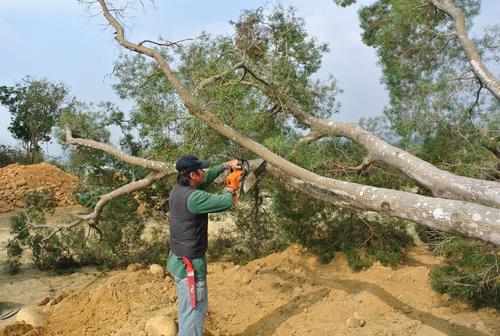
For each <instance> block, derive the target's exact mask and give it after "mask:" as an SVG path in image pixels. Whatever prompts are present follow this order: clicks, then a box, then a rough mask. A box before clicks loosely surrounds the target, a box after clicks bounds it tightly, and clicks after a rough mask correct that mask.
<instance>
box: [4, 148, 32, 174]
mask: <svg viewBox="0 0 500 336" xmlns="http://www.w3.org/2000/svg"><path fill="white" fill-rule="evenodd" d="M12 163H22V164H27V163H28V157H27V156H26V153H25V152H23V151H22V150H21V149H20V148H16V147H13V146H8V145H0V168H2V167H5V166H8V165H10V164H12Z"/></svg>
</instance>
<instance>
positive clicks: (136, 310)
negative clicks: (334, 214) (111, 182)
mask: <svg viewBox="0 0 500 336" xmlns="http://www.w3.org/2000/svg"><path fill="white" fill-rule="evenodd" d="M407 262H408V264H407V265H405V266H401V267H398V268H389V267H384V266H382V265H380V264H376V265H375V266H373V267H372V268H370V269H368V270H366V271H362V272H358V273H354V272H352V271H351V270H350V269H349V267H348V265H347V261H346V257H345V256H344V255H342V254H340V253H339V254H337V256H336V258H335V259H334V260H333V261H332V262H331V263H329V264H326V265H324V264H319V262H318V261H317V259H316V258H315V257H314V256H312V255H310V254H308V253H307V251H305V250H303V249H302V248H299V247H292V248H289V249H287V250H286V251H284V252H281V253H276V254H273V255H270V256H268V257H265V258H262V259H258V260H254V261H252V262H251V263H249V264H247V265H245V266H235V265H233V264H231V263H224V262H216V263H210V262H209V276H208V285H209V312H208V316H207V323H206V327H207V328H206V335H221V336H226V335H240V336H256V335H266V336H267V335H282V336H285V335H286V336H288V335H312V336H320V335H344V336H348V335H349V336H350V335H378V336H399V335H401V336H402V335H405V336H406V335H417V336H442V335H457V336H458V335H460V336H467V335H477V336H480V335H482V336H484V335H500V319H498V315H497V312H496V311H495V310H494V309H489V308H488V309H481V310H473V309H471V308H470V307H469V306H467V305H465V304H464V303H461V302H456V301H453V300H451V299H450V298H449V297H448V296H446V295H440V294H438V293H436V292H435V291H434V290H432V288H431V287H430V285H429V279H428V272H429V270H430V267H431V266H432V265H435V264H438V263H440V262H441V261H440V260H439V259H437V258H434V257H432V256H430V255H429V251H427V250H426V249H424V248H421V247H420V248H417V249H415V250H413V251H412V252H411V253H410V255H409V259H408V260H407ZM44 311H45V313H46V314H47V315H48V317H49V320H50V324H49V325H48V326H46V327H44V328H36V329H34V330H32V331H30V332H29V333H28V334H27V335H67V336H71V335H74V336H77V335H78V336H80V335H95V336H104V335H106V336H108V335H134V336H137V335H145V332H144V327H145V325H146V322H147V321H148V320H149V319H150V318H151V317H153V316H156V315H169V316H170V317H172V318H174V319H176V294H175V284H174V281H173V280H172V279H171V278H169V277H167V278H165V279H162V278H161V277H158V276H154V275H153V274H151V273H150V272H148V271H147V270H134V271H115V272H112V273H110V274H109V275H108V276H106V277H103V278H100V279H99V280H98V281H95V282H93V283H92V285H90V286H88V287H86V288H82V289H78V290H75V291H72V292H68V295H67V296H65V298H64V299H63V300H62V301H60V302H59V303H57V304H55V305H53V306H50V307H48V306H47V307H44Z"/></svg>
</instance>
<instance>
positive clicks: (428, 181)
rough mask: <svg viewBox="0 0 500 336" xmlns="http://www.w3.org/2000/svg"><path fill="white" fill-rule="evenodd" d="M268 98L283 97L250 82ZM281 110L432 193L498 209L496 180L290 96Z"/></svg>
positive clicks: (499, 186)
mask: <svg viewBox="0 0 500 336" xmlns="http://www.w3.org/2000/svg"><path fill="white" fill-rule="evenodd" d="M252 86H253V87H255V88H257V89H259V90H261V91H262V92H263V93H264V94H265V95H267V96H268V97H270V99H277V98H276V96H281V97H282V96H286V95H285V94H284V93H282V92H277V90H275V89H274V88H273V87H272V86H264V85H260V84H258V83H255V82H254V83H252ZM280 101H281V102H282V103H283V104H284V107H285V111H286V112H288V113H290V114H291V115H292V116H293V117H295V118H296V119H297V120H298V121H299V122H301V123H303V124H304V125H307V126H309V127H310V128H311V132H315V133H318V134H330V135H334V136H342V137H346V138H349V139H351V140H353V141H355V142H356V143H357V144H359V145H360V146H362V147H363V148H364V149H365V150H366V151H367V152H368V155H369V156H370V158H372V159H374V160H376V161H379V162H383V163H385V164H388V165H390V166H392V167H395V168H397V169H399V170H401V171H402V172H403V173H405V174H406V175H407V176H409V177H410V178H412V179H414V180H416V181H417V182H418V183H420V184H421V185H422V186H424V187H425V188H427V189H429V190H430V191H431V192H432V193H433V194H434V195H435V196H439V197H443V198H451V199H458V200H465V201H472V202H477V203H480V204H483V205H486V206H493V207H496V208H500V183H498V182H494V181H485V180H479V179H474V178H469V177H464V176H458V175H455V174H452V173H450V172H448V171H445V170H441V169H439V168H437V167H436V166H434V165H432V164H430V163H428V162H426V161H424V160H421V159H419V158H417V157H415V156H413V155H411V154H410V153H408V152H406V151H404V150H402V149H401V148H398V147H395V146H392V145H391V144H389V143H387V142H385V141H383V140H382V139H380V138H378V137H377V136H375V135H374V134H372V133H370V132H368V131H366V130H364V129H363V128H362V127H361V126H359V125H358V124H354V123H343V122H338V121H332V120H325V119H320V118H317V117H314V116H312V115H310V114H309V113H306V112H304V111H303V110H302V109H301V108H300V107H299V106H298V105H297V104H296V103H295V102H294V101H293V99H291V98H290V97H287V99H281V100H280Z"/></svg>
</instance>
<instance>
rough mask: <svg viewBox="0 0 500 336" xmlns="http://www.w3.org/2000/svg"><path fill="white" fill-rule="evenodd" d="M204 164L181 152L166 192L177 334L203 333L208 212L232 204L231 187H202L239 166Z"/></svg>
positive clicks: (206, 299)
mask: <svg viewBox="0 0 500 336" xmlns="http://www.w3.org/2000/svg"><path fill="white" fill-rule="evenodd" d="M208 166H209V165H208V162H205V161H200V160H198V158H197V157H196V156H193V155H186V156H182V157H181V158H180V159H179V160H177V162H176V164H175V168H176V170H177V172H178V174H177V184H176V185H175V186H174V187H173V188H172V191H171V192H170V198H169V205H170V254H169V256H168V262H167V268H168V271H169V272H170V273H172V275H173V276H174V278H175V281H176V285H177V299H178V309H179V311H178V314H179V334H178V336H201V335H203V324H204V322H205V316H206V312H207V309H208V290H207V284H206V275H207V262H206V258H205V252H206V251H207V245H208V213H211V212H221V211H225V210H228V209H229V208H231V206H232V205H233V193H234V190H232V189H231V188H227V187H226V188H224V191H223V192H222V193H221V194H211V193H208V192H206V191H203V189H205V188H206V187H208V186H209V185H210V184H211V183H212V182H213V181H214V180H215V178H216V177H217V176H219V174H221V173H222V172H223V171H224V170H227V169H230V168H232V169H239V168H240V167H239V166H238V160H232V161H229V162H226V163H224V164H222V165H220V166H215V167H213V168H211V169H209V170H207V171H206V172H205V171H204V169H206V168H208ZM191 268H194V272H192V271H191ZM190 271H191V272H190ZM193 275H194V276H193Z"/></svg>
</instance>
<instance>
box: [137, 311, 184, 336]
mask: <svg viewBox="0 0 500 336" xmlns="http://www.w3.org/2000/svg"><path fill="white" fill-rule="evenodd" d="M144 331H145V332H146V335H147V336H176V335H177V327H176V326H175V322H174V320H172V319H171V318H170V317H168V316H165V315H158V316H154V317H152V318H150V319H149V320H148V322H147V323H146V328H145V329H144Z"/></svg>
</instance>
